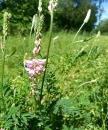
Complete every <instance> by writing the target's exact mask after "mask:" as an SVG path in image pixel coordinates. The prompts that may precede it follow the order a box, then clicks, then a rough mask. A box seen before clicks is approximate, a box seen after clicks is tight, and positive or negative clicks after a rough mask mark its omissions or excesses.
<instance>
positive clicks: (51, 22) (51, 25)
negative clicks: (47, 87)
mask: <svg viewBox="0 0 108 130" xmlns="http://www.w3.org/2000/svg"><path fill="white" fill-rule="evenodd" d="M52 30H53V11H52V12H51V21H50V35H49V44H48V49H47V55H46V64H45V71H44V75H43V79H42V86H41V90H40V104H41V100H42V92H43V87H44V81H45V76H46V71H47V66H48V59H49V51H50V46H51V40H52Z"/></svg>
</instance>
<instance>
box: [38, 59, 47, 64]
mask: <svg viewBox="0 0 108 130" xmlns="http://www.w3.org/2000/svg"><path fill="white" fill-rule="evenodd" d="M45 63H46V59H38V63H37V64H38V65H45Z"/></svg>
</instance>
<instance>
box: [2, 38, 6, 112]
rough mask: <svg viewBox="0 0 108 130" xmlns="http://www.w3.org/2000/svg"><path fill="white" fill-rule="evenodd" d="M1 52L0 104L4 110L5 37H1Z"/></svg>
mask: <svg viewBox="0 0 108 130" xmlns="http://www.w3.org/2000/svg"><path fill="white" fill-rule="evenodd" d="M3 46H4V48H3V52H2V70H1V71H2V72H1V97H2V103H3V107H4V110H5V109H6V107H5V100H4V92H3V86H4V67H5V55H6V51H5V36H4V37H3Z"/></svg>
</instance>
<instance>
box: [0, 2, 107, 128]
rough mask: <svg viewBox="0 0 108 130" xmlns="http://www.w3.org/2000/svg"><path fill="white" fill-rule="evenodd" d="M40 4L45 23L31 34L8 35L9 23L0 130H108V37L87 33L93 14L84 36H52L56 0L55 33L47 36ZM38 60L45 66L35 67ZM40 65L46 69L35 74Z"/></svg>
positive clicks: (0, 71) (0, 65)
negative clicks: (43, 26)
mask: <svg viewBox="0 0 108 130" xmlns="http://www.w3.org/2000/svg"><path fill="white" fill-rule="evenodd" d="M39 2H40V3H39V6H38V15H37V16H38V20H39V21H38V22H39V24H38V27H37V28H36V30H34V31H35V33H34V34H32V35H31V36H29V35H25V36H24V35H23V36H22V35H14V36H12V35H7V30H8V26H7V24H6V22H7V21H6V20H7V19H4V24H3V37H2V39H3V40H1V41H0V42H1V51H0V57H1V58H0V77H1V80H0V130H108V60H107V59H108V45H107V44H108V37H107V36H106V35H100V32H98V34H93V33H85V32H83V31H81V29H82V27H83V26H84V25H85V24H87V23H88V20H89V18H90V11H91V10H89V15H87V16H86V18H85V19H84V20H83V21H84V22H83V24H82V26H81V25H80V26H81V28H80V29H79V31H78V33H74V32H73V31H65V30H63V31H59V32H57V31H54V32H53V33H52V23H53V11H54V9H55V5H56V1H55V3H53V2H54V1H53V0H51V1H50V3H49V7H48V9H49V12H50V15H51V24H50V31H48V32H43V33H42V28H41V26H42V25H41V24H40V23H42V22H43V19H41V18H42V17H41V16H42V10H41V9H42V7H41V6H42V5H41V0H39ZM53 4H54V6H51V5H53ZM7 14H8V13H7ZM7 14H6V15H7ZM9 16H10V15H9ZM41 20H42V21H41ZM42 24H43V23H42ZM34 29H35V28H34ZM41 34H42V35H41ZM34 41H35V42H36V44H35V47H34ZM37 42H38V43H39V44H38V45H37ZM4 43H5V44H4ZM40 43H41V44H40ZM37 47H38V48H37ZM39 47H40V48H41V51H40V48H39ZM33 48H34V49H35V51H33V50H34V49H33ZM37 49H39V50H37ZM48 49H49V50H48ZM32 51H33V53H32ZM49 52H50V53H49ZM37 59H39V60H40V61H41V62H40V63H39V65H38V63H37V64H36V63H35V64H33V63H31V61H33V60H34V61H35V62H37ZM43 59H46V63H45V62H44V63H45V70H44V67H43V66H44V63H43V61H42V60H43ZM27 62H28V63H27ZM28 64H29V65H28ZM30 66H32V67H31V68H30ZM37 66H38V67H40V66H41V67H43V68H42V69H43V70H39V71H36V72H35V73H31V70H33V69H37V68H36V67H37ZM30 69H31V70H30ZM31 74H32V75H31Z"/></svg>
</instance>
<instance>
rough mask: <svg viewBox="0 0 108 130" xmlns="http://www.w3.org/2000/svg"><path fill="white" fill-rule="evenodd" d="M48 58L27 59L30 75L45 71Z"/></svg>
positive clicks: (25, 62) (26, 65)
mask: <svg viewBox="0 0 108 130" xmlns="http://www.w3.org/2000/svg"><path fill="white" fill-rule="evenodd" d="M45 63H46V59H31V60H25V61H24V66H25V70H26V71H27V72H28V74H29V76H30V77H34V76H37V75H40V74H41V73H43V72H44V71H45Z"/></svg>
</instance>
